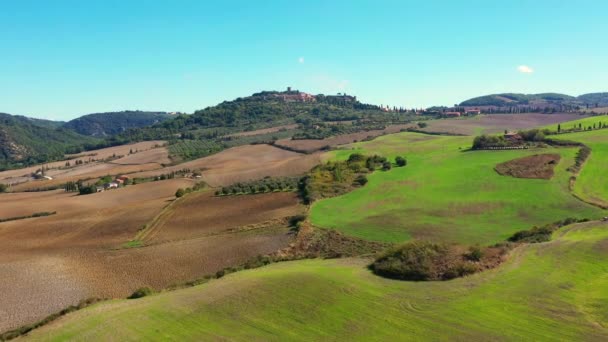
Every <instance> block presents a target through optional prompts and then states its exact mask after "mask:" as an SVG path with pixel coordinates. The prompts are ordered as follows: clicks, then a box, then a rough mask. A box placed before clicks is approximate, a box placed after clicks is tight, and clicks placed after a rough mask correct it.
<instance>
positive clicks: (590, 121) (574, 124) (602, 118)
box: [542, 115, 608, 131]
mask: <svg viewBox="0 0 608 342" xmlns="http://www.w3.org/2000/svg"><path fill="white" fill-rule="evenodd" d="M579 124H580V125H581V127H582V128H583V129H587V128H589V127H593V125H594V124H596V125H597V126H596V127H599V124H601V125H603V124H608V115H597V116H590V117H587V118H584V119H579V120H573V121H567V122H562V123H561V128H562V130H563V131H566V130H571V129H577V128H578V127H579ZM542 128H547V129H550V130H552V131H557V124H553V125H548V126H544V127H542Z"/></svg>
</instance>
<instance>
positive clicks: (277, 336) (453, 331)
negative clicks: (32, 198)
mask: <svg viewBox="0 0 608 342" xmlns="http://www.w3.org/2000/svg"><path fill="white" fill-rule="evenodd" d="M366 264H367V261H365V260H361V259H338V260H307V261H295V262H284V263H279V264H274V265H271V266H267V267H263V268H260V269H255V270H249V271H243V272H238V273H235V274H232V275H228V276H226V277H224V278H222V279H220V280H214V281H211V282H210V283H208V284H204V285H200V286H197V287H193V288H188V289H184V290H178V291H173V292H166V293H162V294H159V295H154V296H151V297H146V298H143V299H138V300H117V301H112V302H106V303H102V304H98V305H95V306H93V307H90V308H87V309H84V310H82V311H78V312H76V313H73V314H69V315H68V316H66V317H64V318H62V319H60V320H59V321H56V322H54V323H51V324H50V325H49V326H46V327H43V328H41V329H39V330H35V331H34V332H33V333H32V334H31V336H30V337H31V338H32V339H35V340H37V339H40V340H50V341H55V340H56V341H60V340H70V339H86V340H141V339H144V340H163V339H173V340H195V339H196V340H220V339H229V340H243V341H251V340H264V341H267V340H276V341H279V340H280V341H284V340H301V341H311V340H447V339H450V340H454V339H457V340H474V341H479V340H488V341H490V340H492V341H495V340H535V341H539V340H571V341H582V340H587V341H592V340H596V341H600V340H606V339H608V311H607V310H606V308H607V307H608V276H607V274H608V225H606V224H598V223H586V224H579V225H574V226H569V227H566V228H563V229H562V230H560V231H558V232H557V233H555V239H554V240H553V241H551V242H548V243H542V244H534V245H527V246H522V247H519V248H517V249H516V250H514V251H513V252H512V254H511V257H510V258H509V261H508V262H507V263H506V264H504V265H502V266H501V267H499V268H497V269H494V270H491V271H486V272H483V273H480V274H476V275H473V276H470V277H466V278H460V279H456V280H452V281H446V282H403V281H393V280H388V279H384V278H380V277H377V276H374V275H373V274H372V273H371V272H370V271H368V270H367V269H366V267H365V266H366Z"/></svg>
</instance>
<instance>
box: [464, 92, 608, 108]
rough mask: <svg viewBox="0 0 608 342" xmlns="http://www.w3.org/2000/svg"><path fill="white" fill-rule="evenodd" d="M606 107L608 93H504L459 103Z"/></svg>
mask: <svg viewBox="0 0 608 342" xmlns="http://www.w3.org/2000/svg"><path fill="white" fill-rule="evenodd" d="M606 105H608V93H590V94H583V95H580V96H578V97H574V96H570V95H564V94H558V93H542V94H518V93H504V94H492V95H485V96H479V97H475V98H472V99H469V100H466V101H463V102H462V103H460V106H463V107H484V106H494V107H520V106H528V107H541V108H543V107H555V106H561V107H571V108H575V107H577V106H578V107H587V106H596V107H601V106H606Z"/></svg>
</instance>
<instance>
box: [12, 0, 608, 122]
mask: <svg viewBox="0 0 608 342" xmlns="http://www.w3.org/2000/svg"><path fill="white" fill-rule="evenodd" d="M606 13H608V1H599V0H598V1H585V0H580V1H559V0H553V1H545V0H537V1H500V2H498V1H429V0H426V1H152V0H149V1H134V0H129V1H107V0H105V1H101V0H98V1H62V0H54V1H42V0H41V1H33V0H20V1H10V0H0V112H7V113H12V114H23V115H28V116H33V117H40V118H48V119H56V120H68V119H71V118H74V117H77V116H80V115H82V114H86V113H92V112H103V111H114V110H124V109H141V110H166V111H184V112H192V111H194V110H196V109H200V108H204V107H206V106H210V105H214V104H217V103H219V102H221V101H223V100H230V99H234V98H236V97H239V96H246V95H249V94H251V93H254V92H257V91H260V90H278V89H283V88H285V87H287V86H292V87H294V88H297V89H300V90H303V91H307V92H312V93H325V94H330V93H337V92H347V93H349V94H355V95H357V96H359V98H360V99H361V100H362V101H365V102H369V103H375V104H385V105H387V104H388V105H391V106H392V105H397V106H407V107H412V106H415V107H423V106H430V105H436V104H444V105H451V104H454V103H457V102H460V101H463V100H465V99H467V98H470V97H473V96H478V95H483V94H488V93H494V92H526V93H532V92H563V93H567V94H571V95H578V94H582V93H586V92H596V91H608V82H607V81H606V80H608V44H606V43H605V41H606V38H607V37H608V22H607V21H606ZM518 68H519V69H520V70H518ZM526 68H527V69H526ZM522 71H528V72H522ZM530 71H532V72H530Z"/></svg>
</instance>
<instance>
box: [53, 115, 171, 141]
mask: <svg viewBox="0 0 608 342" xmlns="http://www.w3.org/2000/svg"><path fill="white" fill-rule="evenodd" d="M170 118H171V116H170V115H169V114H167V113H165V112H142V111H123V112H109V113H96V114H88V115H84V116H81V117H79V118H77V119H74V120H72V121H70V122H68V123H66V124H65V126H64V127H65V128H68V129H71V130H74V131H76V132H77V133H79V134H83V135H90V136H96V137H105V136H111V135H115V134H118V133H121V132H124V131H126V130H127V129H130V128H139V127H147V126H152V125H154V124H156V123H159V122H162V121H165V120H169V119H170Z"/></svg>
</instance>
